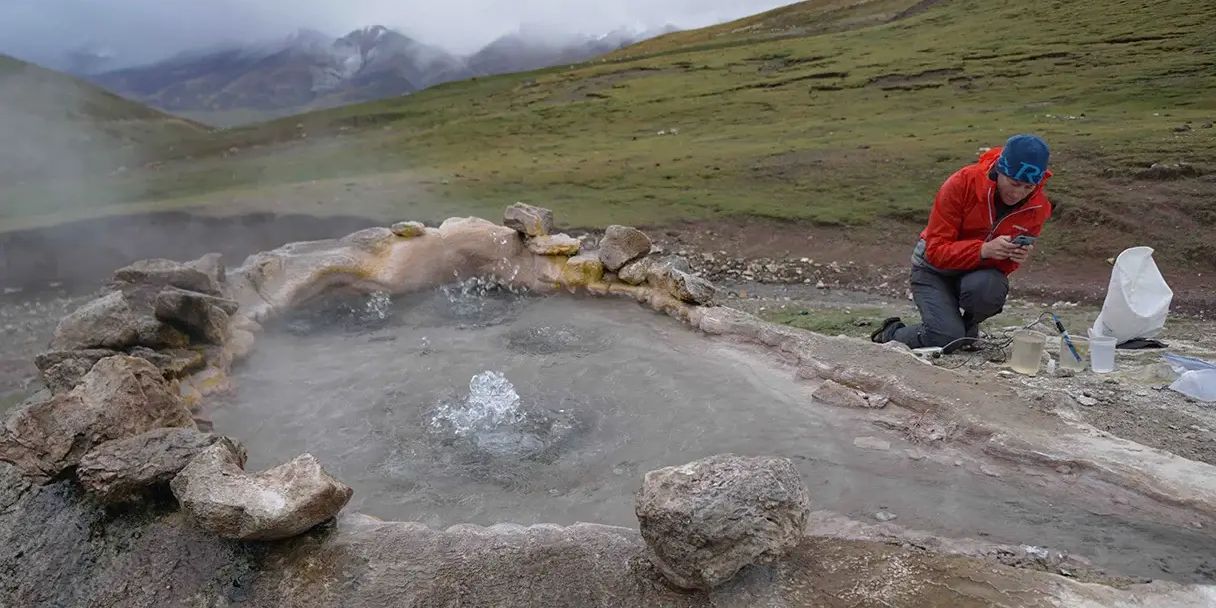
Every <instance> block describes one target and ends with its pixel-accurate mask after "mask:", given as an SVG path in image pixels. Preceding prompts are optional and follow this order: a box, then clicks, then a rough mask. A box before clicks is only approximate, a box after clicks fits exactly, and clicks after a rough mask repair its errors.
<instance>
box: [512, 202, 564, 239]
mask: <svg viewBox="0 0 1216 608" xmlns="http://www.w3.org/2000/svg"><path fill="white" fill-rule="evenodd" d="M502 225H504V226H506V227H508V228H512V229H514V230H515V231H516V232H519V233H522V234H524V235H527V236H545V235H548V234H553V212H552V211H550V210H548V209H545V208H543V207H534V206H532V205H527V204H524V203H515V204H514V205H511V206H510V207H507V210H506V211H505V212H504V213H503V222H502Z"/></svg>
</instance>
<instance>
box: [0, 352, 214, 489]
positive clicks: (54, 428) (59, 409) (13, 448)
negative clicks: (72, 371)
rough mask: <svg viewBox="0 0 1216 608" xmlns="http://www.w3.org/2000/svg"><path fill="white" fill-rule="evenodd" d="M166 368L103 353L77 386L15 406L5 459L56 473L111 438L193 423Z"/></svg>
mask: <svg viewBox="0 0 1216 608" xmlns="http://www.w3.org/2000/svg"><path fill="white" fill-rule="evenodd" d="M193 426H194V422H193V420H191V418H190V412H189V411H188V410H187V409H186V408H185V407H183V406H182V403H181V401H180V400H179V399H178V397H177V394H176V393H175V392H174V391H172V390H171V389H170V387H169V386H168V384H167V383H166V382H165V379H164V377H163V376H162V375H161V373H160V370H158V369H156V368H155V367H153V365H152V364H151V363H148V362H147V361H144V360H143V359H138V358H135V357H128V356H125V355H118V356H114V357H107V358H105V359H101V360H100V361H98V362H97V363H96V364H95V365H93V369H92V370H91V371H89V373H87V374H85V376H84V378H83V379H82V381H81V383H80V384H79V385H77V386H76V388H74V389H72V390H71V391H68V392H66V393H61V394H58V395H54V396H52V397H51V398H50V399H48V400H45V401H38V402H34V403H30V404H28V405H26V406H25V407H22V408H21V409H19V410H17V411H15V412H14V413H13V414H12V415H11V416H9V418H8V420H6V421H5V424H4V428H3V431H0V461H4V462H10V463H13V464H15V465H17V466H18V467H20V468H21V469H22V470H23V471H24V472H25V474H26V475H29V476H31V477H43V478H52V477H55V476H57V475H59V474H60V473H62V472H63V471H64V470H65V469H67V468H69V467H72V466H75V465H76V464H77V463H78V462H79V461H80V458H81V456H84V454H85V453H86V452H88V451H89V450H91V449H93V448H94V447H96V446H98V445H101V444H102V443H105V442H107V441H113V440H115V439H125V438H127V437H131V436H134V435H138V434H140V433H143V432H145V431H149V430H151V429H154V428H159V427H187V428H189V427H193Z"/></svg>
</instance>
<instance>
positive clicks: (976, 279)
mask: <svg viewBox="0 0 1216 608" xmlns="http://www.w3.org/2000/svg"><path fill="white" fill-rule="evenodd" d="M1008 295H1009V279H1008V278H1007V277H1006V276H1005V273H1003V272H1001V271H999V270H997V269H995V268H985V269H982V270H973V271H971V272H968V273H965V274H961V275H954V276H951V275H945V274H941V273H938V272H935V271H933V270H930V269H928V268H923V267H913V268H912V299H913V300H915V301H916V308H918V309H920V319H921V324H920V325H910V326H908V327H903V328H900V329H899V330H897V331H896V332H895V336H894V337H895V340H898V341H900V342H903V343H904V344H907V345H908V346H910V347H912V348H922V347H926V346H946V345H947V344H950V343H951V342H954V341H955V340H958V339H959V338H963V337H969V338H975V337H978V336H979V331H980V323H982V322H984V321H985V320H987V319H988V318H990V317H992V316H995V315H997V314H999V313H1000V312H1001V310H1003V309H1004V308H1005V297H1006V296H1008ZM964 345H965V344H964V343H955V344H953V345H952V346H951V347H950V348H949V350H950V351H954V350H957V349H958V348H960V347H962V346H964Z"/></svg>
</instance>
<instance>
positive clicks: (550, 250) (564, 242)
mask: <svg viewBox="0 0 1216 608" xmlns="http://www.w3.org/2000/svg"><path fill="white" fill-rule="evenodd" d="M527 245H528V251H531V252H532V253H535V254H536V255H564V256H572V255H578V250H579V249H580V248H581V247H582V245H583V243H582V241H579V240H578V239H576V238H574V237H572V236H569V235H566V234H551V235H547V236H538V237H533V238H530V239H528V243H527Z"/></svg>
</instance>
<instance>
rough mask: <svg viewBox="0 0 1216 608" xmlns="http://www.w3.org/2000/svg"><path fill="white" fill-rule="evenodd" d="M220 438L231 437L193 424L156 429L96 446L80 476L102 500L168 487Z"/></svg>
mask: <svg viewBox="0 0 1216 608" xmlns="http://www.w3.org/2000/svg"><path fill="white" fill-rule="evenodd" d="M219 441H226V442H227V441H230V440H229V439H226V438H224V437H221V436H219V435H212V434H210V433H202V432H199V431H197V430H195V429H190V428H159V429H152V430H151V431H148V432H146V433H140V434H139V435H136V436H134V437H128V438H126V439H118V440H115V441H107V442H106V443H103V444H101V445H99V446H97V447H96V448H93V449H92V450H90V451H89V452H88V453H87V454H85V455H84V457H82V458H81V459H80V464H79V465H78V466H77V467H76V477H77V478H78V479H79V480H80V484H81V485H82V486H84V488H85V489H86V490H88V491H90V492H92V493H93V494H94V495H96V496H97V497H98V498H99V499H100V500H101V501H102V502H122V501H124V500H128V499H130V498H133V497H136V496H138V495H139V494H140V493H141V492H142V491H143V490H144V489H145V488H158V487H167V486H168V484H169V481H171V480H172V479H173V477H174V476H175V475H177V474H178V472H180V471H181V470H182V469H184V468H185V467H186V465H187V464H189V463H190V460H191V459H193V458H194V457H195V456H197V455H198V454H199V453H200V452H202V451H203V450H204V449H206V448H208V447H210V446H211V445H212V444H215V443H217V442H219ZM232 449H233V450H239V449H241V448H239V447H238V446H236V445H235V444H234V445H233V446H232Z"/></svg>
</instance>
